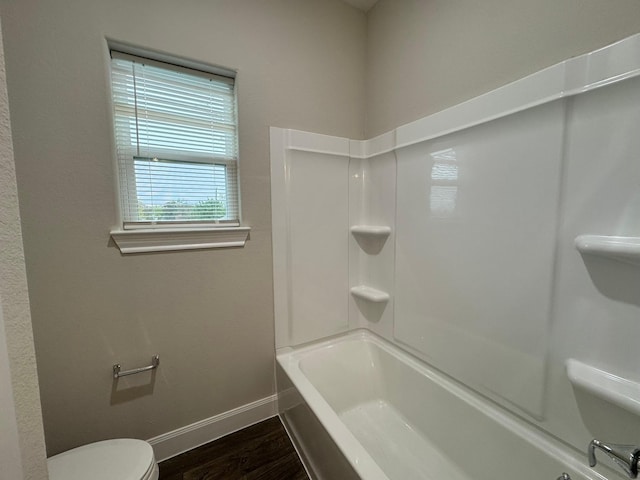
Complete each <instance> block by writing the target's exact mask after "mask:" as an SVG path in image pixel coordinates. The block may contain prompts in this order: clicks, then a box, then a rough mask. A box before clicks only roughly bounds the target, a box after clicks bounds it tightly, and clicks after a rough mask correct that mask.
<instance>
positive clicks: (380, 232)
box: [351, 225, 391, 238]
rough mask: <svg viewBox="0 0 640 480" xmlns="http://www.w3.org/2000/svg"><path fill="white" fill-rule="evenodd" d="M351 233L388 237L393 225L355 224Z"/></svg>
mask: <svg viewBox="0 0 640 480" xmlns="http://www.w3.org/2000/svg"><path fill="white" fill-rule="evenodd" d="M351 233H352V234H354V235H367V236H371V237H380V238H386V237H388V236H389V235H390V234H391V227H387V226H385V225H354V226H353V227H351Z"/></svg>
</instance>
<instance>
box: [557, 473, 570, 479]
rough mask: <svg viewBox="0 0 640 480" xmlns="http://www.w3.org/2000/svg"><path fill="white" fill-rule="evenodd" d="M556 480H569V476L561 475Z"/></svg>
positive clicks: (566, 474)
mask: <svg viewBox="0 0 640 480" xmlns="http://www.w3.org/2000/svg"><path fill="white" fill-rule="evenodd" d="M558 480H571V477H570V476H569V474H568V473H563V474H562V475H560V476H559V477H558Z"/></svg>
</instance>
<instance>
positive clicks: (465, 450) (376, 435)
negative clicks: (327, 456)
mask: <svg viewBox="0 0 640 480" xmlns="http://www.w3.org/2000/svg"><path fill="white" fill-rule="evenodd" d="M293 355H296V354H293ZM297 362H298V363H297V365H298V367H299V369H300V372H301V373H302V374H303V375H304V376H305V378H307V379H308V380H309V382H310V383H311V384H312V385H313V387H314V389H316V390H317V392H318V393H319V394H320V395H321V396H322V398H323V399H324V400H325V401H326V402H327V403H328V404H329V406H330V407H331V409H332V410H333V412H334V413H335V415H336V416H337V417H338V418H339V419H340V421H341V422H342V423H343V424H344V425H345V426H346V427H347V428H348V430H349V431H350V433H351V434H352V435H353V436H354V437H355V438H356V439H357V440H358V442H360V444H361V445H362V446H363V447H364V449H365V450H366V451H367V452H368V454H369V455H370V457H371V458H372V459H373V461H375V462H376V463H377V465H378V466H379V467H380V468H381V469H382V470H383V471H384V473H385V474H386V476H387V477H388V478H389V479H409V478H411V479H427V480H431V479H434V480H435V479H440V478H447V479H450V480H493V479H495V478H499V476H501V475H507V474H508V472H515V471H517V472H518V478H519V479H522V480H529V479H530V480H539V479H544V478H553V479H554V480H555V479H556V478H558V476H559V475H560V474H561V473H563V472H564V471H566V470H571V472H570V473H571V475H572V478H573V479H585V480H586V479H587V478H601V477H599V476H598V475H597V474H595V476H593V477H590V476H589V477H588V476H586V475H585V472H584V470H585V469H584V468H583V467H581V465H580V461H579V460H577V459H575V458H571V460H570V461H569V463H571V464H572V467H571V468H568V467H567V462H568V461H567V458H570V457H571V453H567V451H566V446H560V445H558V444H555V443H553V442H551V441H550V440H549V439H545V438H544V437H543V436H542V435H540V434H537V435H533V436H532V435H531V433H530V432H529V430H528V427H523V426H522V424H520V423H518V421H517V420H515V419H513V418H509V417H508V416H505V415H504V414H501V413H500V412H499V411H498V410H497V409H496V408H495V407H491V405H490V404H489V403H487V402H482V401H478V400H477V399H474V397H473V395H470V394H469V392H466V391H465V390H464V389H463V388H462V387H461V386H459V385H456V384H455V382H453V381H452V380H450V379H447V378H446V377H445V376H443V375H442V374H440V373H438V372H435V371H433V370H431V369H428V368H426V367H425V366H424V365H421V364H420V362H418V361H417V360H415V359H411V358H410V357H408V356H403V355H402V353H400V352H398V351H397V350H396V349H394V347H391V346H390V345H386V344H385V342H384V341H383V340H381V339H379V338H377V337H374V336H372V335H371V334H367V333H366V332H360V333H357V334H356V335H353V334H352V335H350V336H347V337H345V338H343V339H340V340H339V341H336V342H335V343H331V344H328V345H322V346H320V347H319V348H318V349H311V350H307V351H305V352H301V353H300V354H299V355H297ZM558 452H564V457H565V458H564V459H563V460H562V461H561V460H560V459H559V458H558Z"/></svg>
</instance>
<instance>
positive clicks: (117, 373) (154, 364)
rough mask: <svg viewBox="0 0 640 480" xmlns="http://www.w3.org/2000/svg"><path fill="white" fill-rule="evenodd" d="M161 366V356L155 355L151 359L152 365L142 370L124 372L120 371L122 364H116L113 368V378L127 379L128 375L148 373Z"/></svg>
mask: <svg viewBox="0 0 640 480" xmlns="http://www.w3.org/2000/svg"><path fill="white" fill-rule="evenodd" d="M158 365H160V356H159V355H154V356H153V357H151V365H148V366H146V367H140V368H133V369H131V370H125V371H124V372H123V371H121V369H120V364H119V363H116V364H115V365H114V366H113V378H120V377H126V376H127V375H134V374H136V373H142V372H146V371H147V370H155V369H156V368H158Z"/></svg>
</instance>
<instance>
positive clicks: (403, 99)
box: [366, 0, 640, 137]
mask: <svg viewBox="0 0 640 480" xmlns="http://www.w3.org/2000/svg"><path fill="white" fill-rule="evenodd" d="M639 31H640V2H638V1H637V0H611V1H603V0H483V1H477V0H380V2H379V3H378V4H377V5H376V6H375V7H374V8H373V9H372V10H371V11H370V12H369V14H368V30H367V33H368V40H367V77H366V78H367V89H366V90H367V107H366V108H367V112H366V118H367V120H366V133H367V137H372V136H375V135H378V134H380V133H384V132H385V131H388V130H391V129H393V128H395V127H397V126H399V125H402V124H405V123H408V122H411V121H413V120H416V119H418V118H421V117H424V116H426V115H428V114H431V113H434V112H437V111H440V110H443V109H445V108H447V107H450V106H452V105H455V104H457V103H460V102H462V101H464V100H468V99H470V98H473V97H475V96H477V95H480V94H482V93H485V92H488V91H490V90H493V89H495V88H497V87H500V86H502V85H505V84H507V83H509V82H512V81H514V80H517V79H518V78H522V77H524V76H526V75H528V74H531V73H533V72H536V71H538V70H540V69H542V68H544V67H548V66H550V65H553V64H555V63H558V62H560V61H562V60H565V59H567V58H570V57H572V56H576V55H579V54H582V53H586V52H589V51H592V50H595V49H597V48H599V47H603V46H605V45H607V44H609V43H612V42H614V41H616V40H620V39H622V38H624V37H627V36H629V35H631V34H634V33H637V32H639Z"/></svg>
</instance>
